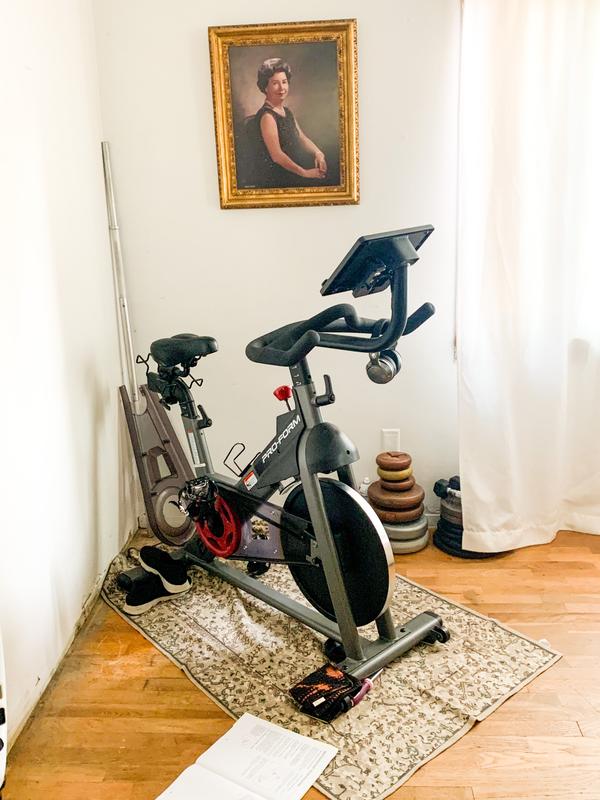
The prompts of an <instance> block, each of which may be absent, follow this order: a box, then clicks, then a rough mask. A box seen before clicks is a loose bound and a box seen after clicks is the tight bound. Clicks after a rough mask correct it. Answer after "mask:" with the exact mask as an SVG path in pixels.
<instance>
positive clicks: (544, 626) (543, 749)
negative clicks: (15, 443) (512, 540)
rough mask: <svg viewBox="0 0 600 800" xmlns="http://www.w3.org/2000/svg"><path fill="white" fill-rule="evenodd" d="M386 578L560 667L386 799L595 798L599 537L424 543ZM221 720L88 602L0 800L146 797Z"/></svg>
mask: <svg viewBox="0 0 600 800" xmlns="http://www.w3.org/2000/svg"><path fill="white" fill-rule="evenodd" d="M397 569H398V572H399V573H400V574H403V575H406V576H407V577H409V578H411V579H413V580H415V581H416V582H418V583H422V584H423V585H424V586H427V587H429V588H431V589H433V590H434V591H436V592H438V593H440V594H442V595H444V596H446V597H448V598H449V599H451V600H456V601H458V602H461V603H463V604H465V605H468V606H469V607H471V608H473V609H476V610H477V611H479V612H481V613H483V614H487V615H489V616H492V617H495V618H496V619H499V620H501V621H502V622H504V623H506V624H507V625H509V626H511V627H513V628H515V629H517V630H519V631H522V632H523V633H525V634H527V635H528V636H530V637H533V638H535V639H541V638H545V639H548V641H549V642H550V643H551V645H552V646H553V647H555V648H556V649H558V650H560V651H561V652H562V653H563V654H564V658H563V659H562V660H561V661H559V662H558V664H556V665H555V666H554V667H552V668H551V669H550V670H548V671H547V672H546V673H544V674H543V675H541V676H540V677H539V678H537V680H535V681H534V682H533V683H532V684H530V685H529V686H528V687H527V688H525V689H523V690H522V691H521V692H519V694H517V695H516V696H515V697H513V698H511V699H510V700H508V701H507V702H506V703H505V704H504V705H503V706H501V707H500V708H499V709H498V710H497V711H496V712H495V713H494V714H492V715H491V716H490V717H489V718H488V719H487V720H485V722H482V723H480V724H479V725H477V726H475V728H474V729H473V730H472V731H470V732H469V733H468V734H467V735H466V736H465V737H464V738H463V739H461V740H460V741H459V742H458V743H456V744H455V745H453V746H452V747H451V748H450V749H449V750H447V751H446V752H444V753H442V754H441V755H440V756H438V757H437V758H436V759H434V760H433V761H432V762H430V763H429V764H426V765H425V766H424V767H423V768H422V769H420V770H419V771H418V772H417V773H416V774H415V775H414V776H413V777H412V778H411V779H410V780H409V781H408V783H406V784H405V785H404V786H403V787H402V788H400V789H399V790H398V791H397V792H395V793H394V794H393V795H392V797H393V798H394V800H488V799H490V800H491V798H493V799H494V800H518V798H527V800H542V798H544V799H546V798H554V799H555V800H571V798H586V800H600V537H594V536H585V535H583V534H571V533H561V534H559V536H558V538H557V539H556V541H555V542H553V543H552V544H550V545H545V546H543V547H530V548H527V549H524V550H520V551H517V552H515V553H512V554H509V555H506V556H503V557H501V558H498V559H494V560H491V561H483V562H469V561H462V560H459V559H454V558H451V557H449V556H446V555H444V554H443V553H440V552H439V551H437V550H436V549H435V548H433V547H429V548H427V549H426V550H424V551H422V552H420V553H416V554H414V555H411V556H404V557H401V558H398V559H397ZM231 725H232V720H231V719H229V718H228V717H227V716H226V715H225V714H224V712H222V711H221V710H220V709H219V708H217V706H215V705H214V704H213V703H212V702H211V701H210V700H208V699H207V698H206V697H205V696H204V695H203V694H202V692H200V691H199V690H198V689H196V688H195V687H194V686H193V685H192V684H191V683H190V681H188V679H187V678H185V677H184V676H183V674H182V673H181V672H180V671H179V670H178V669H177V668H176V667H175V666H174V665H173V664H171V663H170V662H169V661H168V660H167V659H166V658H165V657H164V656H162V655H161V654H160V653H159V652H158V651H157V650H155V649H154V648H153V647H152V645H150V644H149V643H148V642H147V641H146V640H145V639H143V638H142V636H141V635H140V634H138V633H137V632H136V631H134V629H133V628H132V627H130V626H129V625H128V624H127V623H126V622H124V621H123V620H122V619H121V618H120V617H118V616H117V615H116V614H115V613H114V612H113V611H112V610H110V609H109V608H108V607H107V606H105V605H104V604H103V603H102V602H101V601H99V602H98V604H97V606H96V607H95V609H94V611H93V613H92V615H91V617H90V619H89V621H88V623H87V625H86V626H85V628H84V629H83V630H82V631H81V633H80V634H79V635H78V637H77V639H76V641H75V643H74V645H73V647H72V648H71V651H70V652H69V654H68V655H67V657H66V658H65V660H64V662H63V664H62V666H61V669H60V670H59V672H58V674H57V675H56V677H55V678H54V680H53V681H52V684H51V686H50V687H49V689H48V691H47V692H46V693H45V695H44V697H43V698H42V701H41V703H40V704H39V706H38V708H37V710H36V712H35V714H34V715H33V717H32V719H31V720H30V722H29V724H28V725H27V727H26V729H25V730H24V732H23V733H22V734H21V736H20V737H19V739H18V741H17V742H16V743H15V745H14V747H13V749H12V750H11V752H10V754H9V770H8V776H7V786H6V790H5V793H4V800H42V798H43V800H109V798H110V800H154V798H156V797H157V795H158V794H160V792H161V791H162V790H163V789H164V788H165V787H166V786H167V785H168V784H169V783H170V782H171V781H172V780H174V778H175V777H176V776H177V775H178V774H179V772H180V771H181V770H182V769H183V768H184V767H185V766H187V765H188V764H190V763H192V762H193V761H194V760H195V759H196V758H197V756H198V755H199V754H200V753H201V752H202V751H203V750H204V749H205V748H207V747H208V746H209V745H210V744H212V743H213V742H214V741H215V739H216V738H217V737H219V736H221V735H222V734H223V733H224V732H225V731H226V730H227V729H228V728H229V727H230V726H231ZM305 797H306V798H307V799H310V800H316V799H317V798H322V797H323V796H322V795H321V794H320V793H319V792H317V791H316V790H315V789H311V790H310V791H309V792H308V793H307V795H306V796H305ZM203 800H204V799H203ZM207 800H213V798H210V799H207ZM214 800H217V799H216V798H215V799H214ZM348 800H351V799H350V798H348Z"/></svg>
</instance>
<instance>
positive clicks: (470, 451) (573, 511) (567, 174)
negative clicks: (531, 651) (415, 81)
mask: <svg viewBox="0 0 600 800" xmlns="http://www.w3.org/2000/svg"><path fill="white" fill-rule="evenodd" d="M460 81H461V82H460V86H461V89H460V92H461V98H460V112H459V142H460V153H459V224H458V248H457V253H458V289H457V346H458V347H457V352H458V360H459V444H460V472H461V485H462V500H463V518H464V525H465V531H464V535H463V546H464V547H465V548H466V549H469V550H479V551H482V552H492V551H501V550H509V549H513V548H517V547H524V546H526V545H531V544H539V543H543V542H548V541H550V540H552V539H553V538H554V536H555V534H556V532H557V531H558V530H560V529H573V530H580V531H587V532H590V533H600V313H599V303H600V197H599V193H600V155H599V151H600V110H599V105H600V2H598V0H464V2H463V30H462V49H461V79H460Z"/></svg>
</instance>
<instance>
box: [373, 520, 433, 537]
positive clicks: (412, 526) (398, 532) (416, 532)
mask: <svg viewBox="0 0 600 800" xmlns="http://www.w3.org/2000/svg"><path fill="white" fill-rule="evenodd" d="M383 527H384V528H385V532H386V533H387V535H388V536H389V537H390V541H391V542H405V541H409V540H411V539H420V538H421V537H422V536H423V534H424V533H426V532H427V530H428V522H427V517H426V516H425V514H421V516H420V517H419V518H418V519H416V520H414V522H405V523H400V524H399V525H394V524H390V523H384V525H383Z"/></svg>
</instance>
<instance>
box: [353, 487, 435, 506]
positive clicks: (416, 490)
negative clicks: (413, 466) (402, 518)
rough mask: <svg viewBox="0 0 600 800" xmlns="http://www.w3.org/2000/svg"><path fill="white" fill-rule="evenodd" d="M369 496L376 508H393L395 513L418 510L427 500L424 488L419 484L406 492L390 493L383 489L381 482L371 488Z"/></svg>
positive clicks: (368, 491)
mask: <svg viewBox="0 0 600 800" xmlns="http://www.w3.org/2000/svg"><path fill="white" fill-rule="evenodd" d="M367 494H368V497H369V500H370V501H371V503H373V505H374V506H377V507H378V508H391V509H393V510H394V511H400V510H406V509H411V508H416V507H417V506H420V505H421V503H422V502H423V500H424V498H425V492H424V490H423V487H422V486H419V484H418V483H415V485H414V486H413V487H412V489H408V491H406V492H388V491H387V489H383V488H382V486H381V481H375V483H372V484H371V485H370V486H369V488H368V490H367Z"/></svg>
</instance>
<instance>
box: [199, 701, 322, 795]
mask: <svg viewBox="0 0 600 800" xmlns="http://www.w3.org/2000/svg"><path fill="white" fill-rule="evenodd" d="M336 753H337V748H335V747H333V746H332V745H330V744H324V743H323V742H319V741H317V740H316V739H310V738H308V737H307V736H301V735H300V734H298V733H292V732H291V731H288V730H286V729H285V728H280V727H279V726H278V725H273V724H272V723H270V722H265V720H262V719H259V718H258V717H254V716H253V715H252V714H244V716H243V717H241V718H240V719H239V720H238V721H237V722H236V723H235V725H234V726H233V728H231V729H230V730H229V731H228V732H227V733H226V734H225V735H224V736H222V737H221V738H220V739H219V740H218V741H217V742H215V744H214V745H212V747H209V749H208V750H207V751H206V752H205V753H203V754H202V755H201V756H200V758H199V759H198V761H197V762H196V763H197V764H201V765H202V766H203V767H205V768H206V769H208V770H211V771H212V772H215V773H217V774H218V775H221V776H222V777H225V778H227V779H228V780H230V781H232V782H234V783H236V784H238V785H240V786H243V787H245V788H246V789H248V790H250V791H251V792H255V793H256V794H258V795H260V796H261V797H263V798H264V799H265V800H300V798H301V797H302V795H304V794H305V792H307V791H308V789H309V788H310V787H311V786H312V784H313V783H314V782H315V780H316V779H317V778H318V777H319V775H320V774H321V773H322V772H323V770H324V769H325V767H326V766H327V764H329V762H330V761H331V759H332V758H333V757H334V756H335V754H336Z"/></svg>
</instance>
